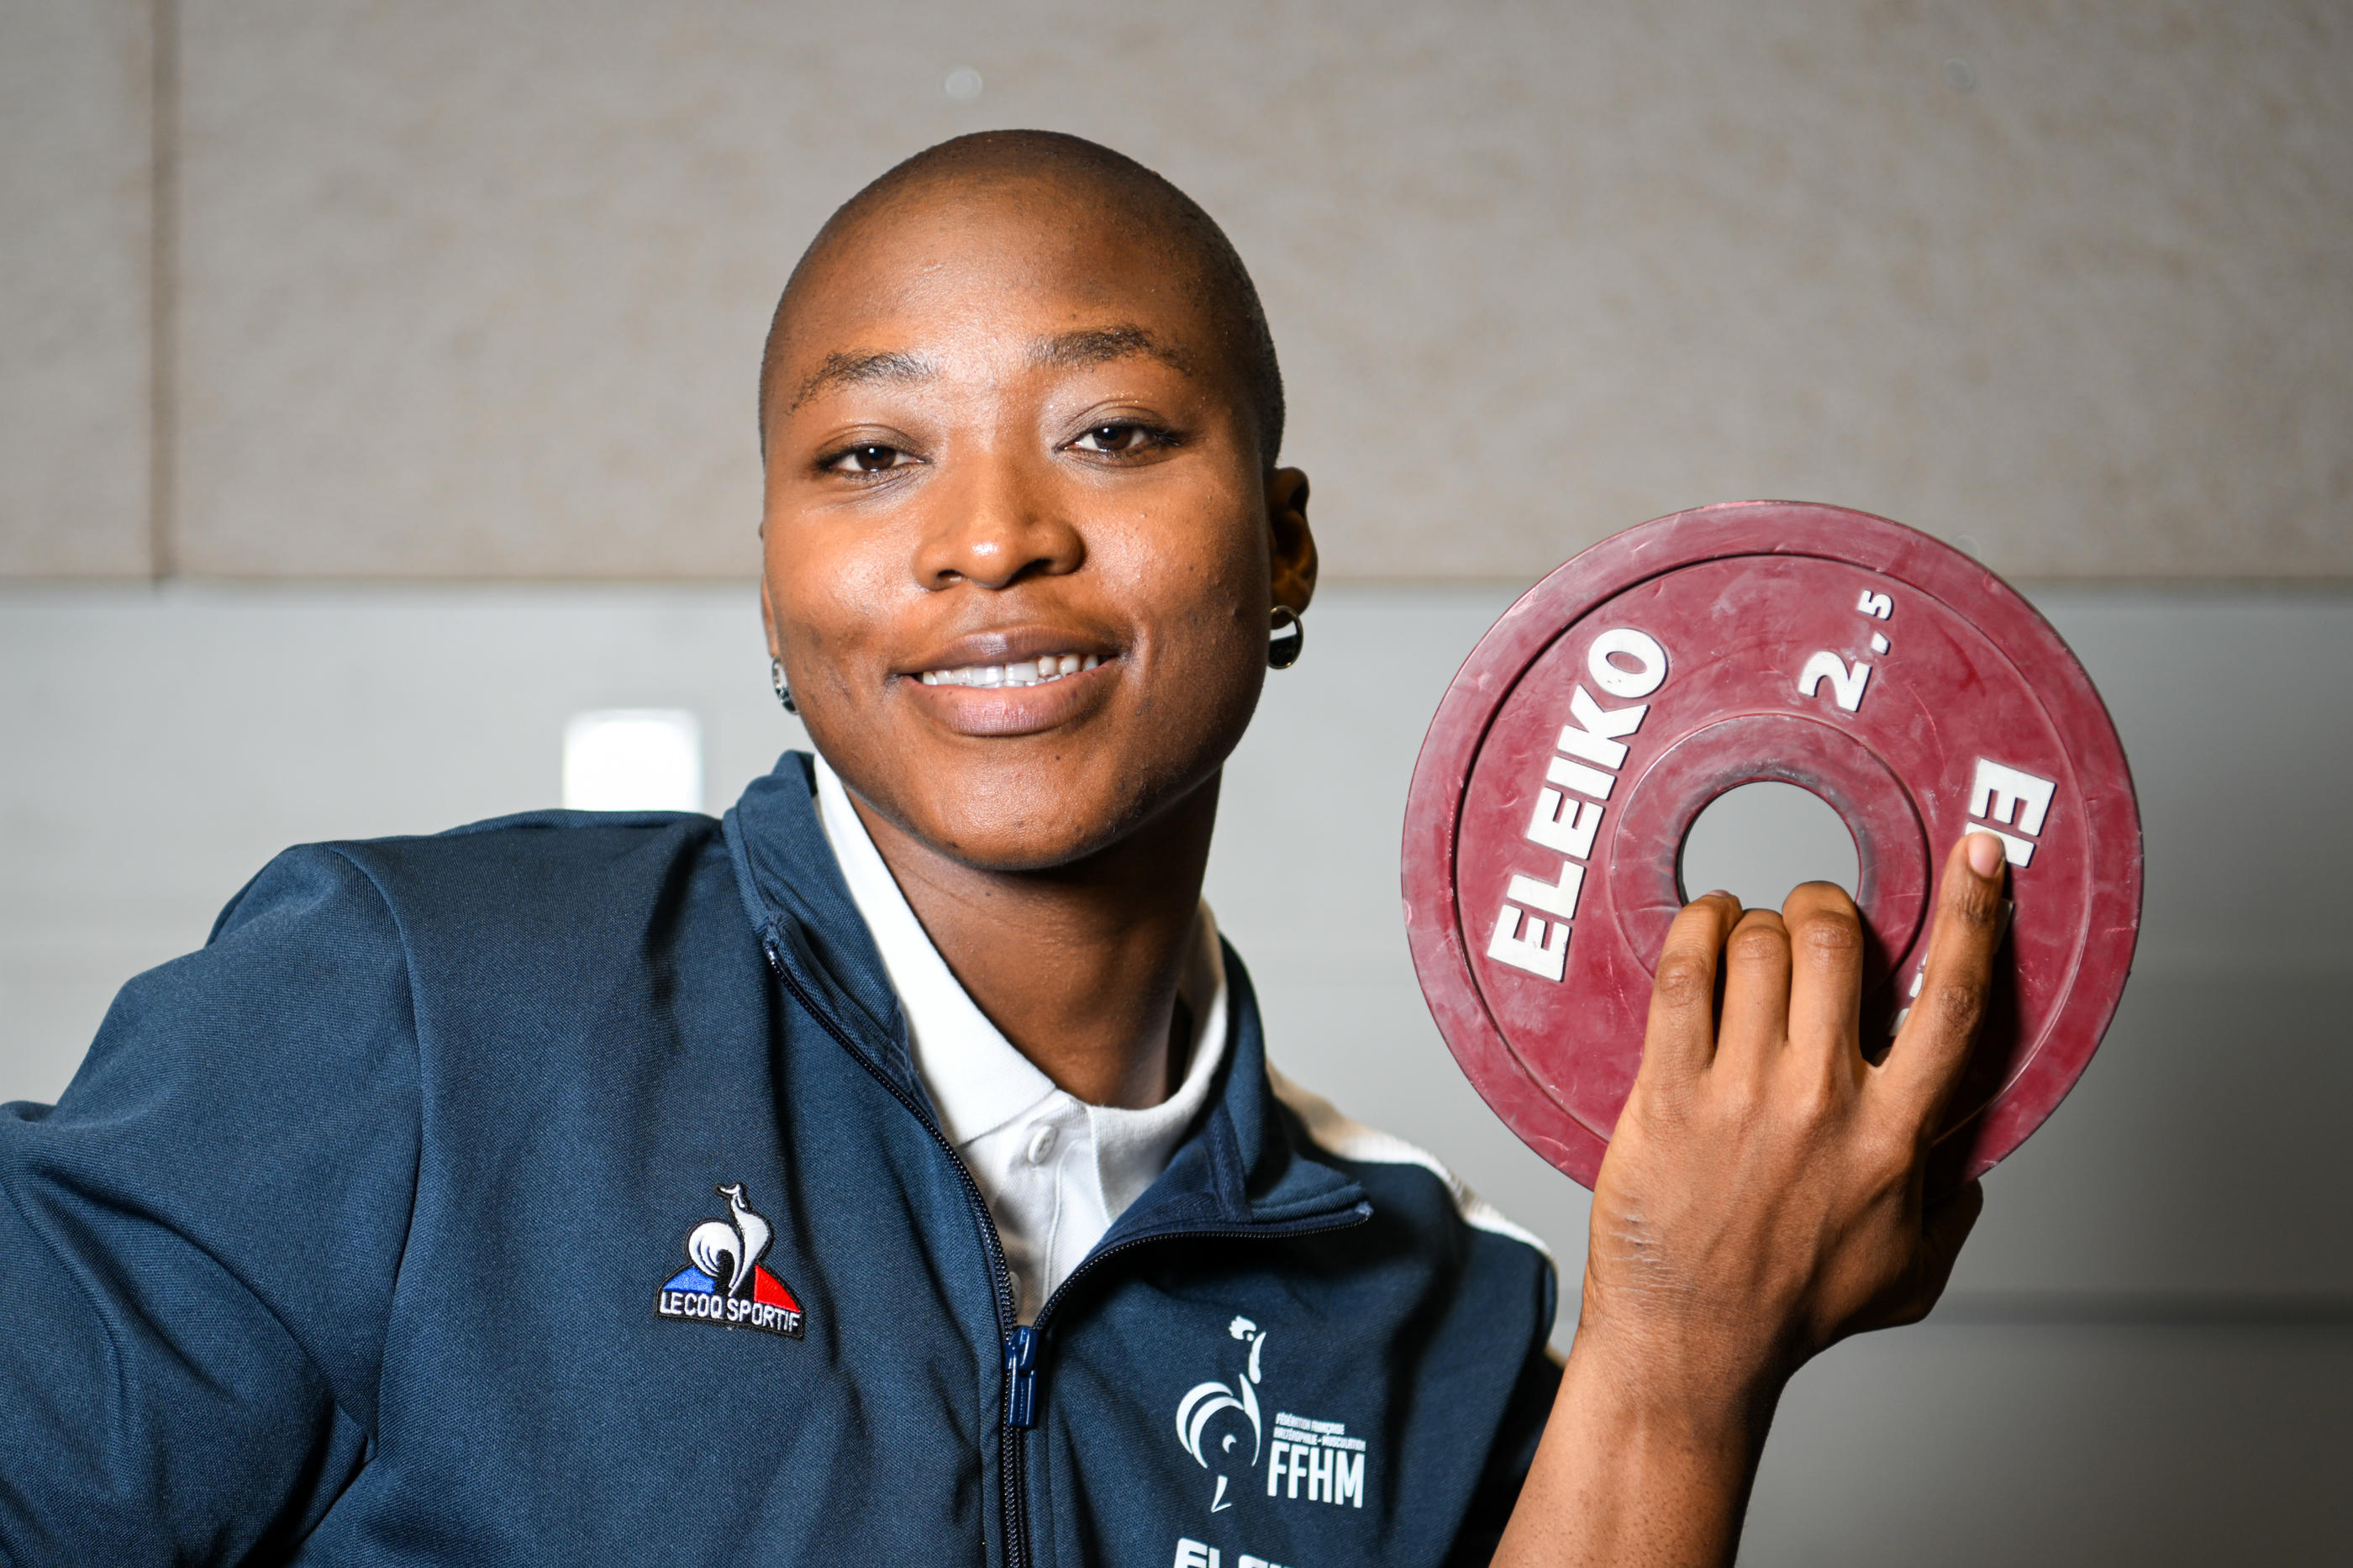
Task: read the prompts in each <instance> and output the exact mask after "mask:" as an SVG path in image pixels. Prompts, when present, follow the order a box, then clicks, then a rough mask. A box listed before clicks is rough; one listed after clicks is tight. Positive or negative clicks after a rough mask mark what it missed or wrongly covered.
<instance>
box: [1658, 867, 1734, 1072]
mask: <svg viewBox="0 0 2353 1568" xmlns="http://www.w3.org/2000/svg"><path fill="white" fill-rule="evenodd" d="M1739 918H1740V900H1738V899H1736V898H1734V897H1733V896H1732V895H1731V894H1730V893H1709V894H1707V895H1705V896H1704V897H1703V898H1698V899H1694V900H1692V901H1691V902H1690V903H1688V904H1685V905H1684V906H1683V912H1682V913H1681V914H1678V915H1677V916H1675V921H1674V924H1672V925H1671V926H1669V927H1668V928H1667V941H1666V945H1665V946H1664V947H1662V949H1660V952H1659V967H1658V968H1657V969H1656V970H1655V971H1654V972H1653V973H1652V980H1651V1022H1650V1026H1649V1027H1648V1029H1646V1030H1645V1031H1644V1033H1643V1036H1642V1068H1641V1071H1642V1076H1643V1077H1645V1078H1653V1077H1656V1076H1658V1075H1660V1074H1665V1075H1667V1076H1669V1077H1672V1078H1683V1079H1688V1078H1694V1077H1696V1076H1698V1075H1699V1074H1701V1073H1703V1072H1705V1071H1706V1070H1707V1067H1708V1064H1709V1063H1710V1062H1711V1061H1713V1060H1714V1059H1715V965H1716V954H1717V953H1718V952H1720V951H1722V949H1723V947H1724V939H1725V935H1726V934H1727V933H1729V932H1730V931H1731V930H1732V926H1733V922H1734V921H1736V920H1738V919H1739Z"/></svg>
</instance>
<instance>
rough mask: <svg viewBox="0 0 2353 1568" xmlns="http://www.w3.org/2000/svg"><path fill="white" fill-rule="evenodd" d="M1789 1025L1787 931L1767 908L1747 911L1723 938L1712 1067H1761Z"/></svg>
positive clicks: (1778, 1044)
mask: <svg viewBox="0 0 2353 1568" xmlns="http://www.w3.org/2000/svg"><path fill="white" fill-rule="evenodd" d="M1788 1026H1789V932H1788V930H1787V929H1785V928H1784V927H1783V926H1782V924H1781V917H1780V916H1779V915H1778V914H1775V913H1774V912H1773V911H1772V910H1747V911H1746V912H1745V913H1743V914H1742V915H1741V917H1740V918H1739V919H1738V920H1737V921H1734V922H1733V927H1732V934H1731V935H1730V936H1728V937H1726V938H1725V942H1724V1022H1723V1024H1722V1025H1721V1026H1718V1027H1717V1029H1716V1033H1715V1065H1716V1067H1717V1068H1727V1067H1734V1066H1737V1067H1738V1068H1740V1069H1742V1070H1747V1069H1750V1068H1755V1069H1757V1070H1762V1069H1763V1068H1765V1067H1766V1066H1767V1064H1768V1063H1769V1062H1770V1061H1771V1060H1772V1059H1773V1058H1774V1057H1775V1056H1776V1055H1778V1053H1779V1051H1780V1049H1781V1042H1782V1040H1783V1039H1784V1038H1785V1037H1787V1035H1788Z"/></svg>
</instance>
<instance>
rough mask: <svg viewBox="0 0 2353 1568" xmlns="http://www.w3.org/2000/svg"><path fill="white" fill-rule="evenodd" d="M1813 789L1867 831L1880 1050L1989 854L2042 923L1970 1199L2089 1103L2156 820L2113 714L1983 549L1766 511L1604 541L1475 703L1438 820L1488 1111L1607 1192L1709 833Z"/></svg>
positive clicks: (1445, 974) (1412, 804)
mask: <svg viewBox="0 0 2353 1568" xmlns="http://www.w3.org/2000/svg"><path fill="white" fill-rule="evenodd" d="M1762 779H1774V780H1781V781H1785V782H1788V783H1790V784H1798V785H1800V786H1802V787H1804V788H1806V789H1809V790H1811V791H1812V792H1813V793H1814V794H1816V795H1820V797H1821V798H1822V799H1824V800H1826V801H1828V802H1829V803H1830V804H1831V805H1832V806H1833V807H1835V808H1836V809H1837V810H1838V812H1839V815H1840V816H1841V817H1843V818H1844V819H1845V821H1846V824H1847V826H1848V828H1849V830H1850V831H1851V832H1852V834H1853V835H1854V840H1855V848H1856V852H1857V863H1858V870H1859V878H1858V881H1859V886H1858V887H1857V888H1856V889H1855V895H1856V902H1857V903H1858V904H1859V905H1860V906H1861V908H1862V914H1863V923H1864V926H1865V928H1866V931H1867V935H1868V949H1869V954H1870V958H1869V963H1868V964H1867V966H1866V975H1865V1002H1864V1037H1865V1040H1866V1042H1867V1043H1868V1044H1869V1046H1870V1048H1872V1049H1873V1051H1874V1052H1875V1051H1877V1050H1879V1049H1881V1048H1883V1045H1884V1042H1885V1041H1886V1040H1887V1039H1888V1038H1889V1037H1891V1035H1892V1034H1893V1032H1894V1028H1895V1027H1896V1026H1898V1025H1899V1024H1900V1022H1901V1019H1902V1014H1903V1008H1904V1006H1905V1003H1906V1001H1907V999H1908V996H1909V994H1910V993H1911V992H1912V991H1913V990H1914V989H1915V988H1916V986H1917V984H1918V977H1919V973H1920V967H1921V964H1922V963H1923V962H1924V961H1925V959H1926V944H1927V937H1928V925H1929V921H1928V919H1927V911H1928V910H1929V909H1930V907H1931V905H1932V902H1933V895H1934V889H1933V886H1932V883H1933V881H1934V879H1935V877H1936V873H1937V871H1938V869H1939V868H1941V866H1942V864H1943V859H1944V856H1945V854H1946V853H1947V851H1948V850H1949V849H1950V847H1951V846H1952V844H1953V842H1954V841H1955V840H1956V839H1957V838H1958V837H1960V836H1961V835H1962V834H1963V833H1965V832H1967V831H1968V830H1969V829H1970V828H1972V827H1986V828H1991V829H1993V830H1995V831H1998V832H2000V833H2001V834H2002V835H2003V836H2004V837H2005V839H2006V840H2007V841H2008V843H2009V845H2010V892H2011V897H2012V899H2013V900H2014V901H2015V904H2016V912H2015V915H2014V917H2013V919H2012V921H2011V924H2010V940H2009V944H2008V945H2007V946H2006V947H2005V949H2004V957H2003V962H2002V963H2001V965H2000V972H1999V974H1998V977H1997V983H1996V989H1995V996H1994V1001H1993V1006H1992V1008H1991V1011H1990V1015H1989V1018H1988V1020H1987V1024H1986V1027H1985V1030H1984V1034H1983V1037H1982V1038H1981V1039H1980V1042H1979V1044H1978V1050H1977V1054H1976V1055H1975V1057H1973V1058H1971V1062H1970V1067H1969V1069H1968V1075H1967V1077H1966V1078H1965V1079H1964V1080H1963V1083H1962V1085H1961V1088H1960V1090H1959V1092H1957V1094H1956V1095H1955V1096H1954V1099H1953V1104H1952V1108H1951V1110H1950V1111H1949V1113H1948V1115H1947V1122H1946V1125H1945V1127H1944V1129H1943V1130H1942V1132H1941V1133H1940V1139H1941V1140H1942V1141H1943V1142H1945V1144H1946V1145H1947V1152H1948V1153H1949V1154H1950V1155H1951V1156H1952V1157H1953V1159H1954V1160H1955V1163H1957V1164H1958V1165H1959V1167H1960V1168H1961V1169H1962V1170H1963V1171H1964V1172H1965V1173H1967V1174H1968V1175H1976V1174H1978V1173H1982V1172H1984V1171H1985V1170H1987V1169H1988V1168H1989V1167H1990V1166H1992V1164H1993V1163H1995V1162H1996V1161H1998V1160H2000V1159H2001V1158H2002V1157H2003V1156H2004V1155H2006V1154H2008V1153H2009V1152H2010V1151H2011V1150H2013V1149H2015V1148H2017V1147H2018V1146H2019V1144H2021V1142H2025V1140H2026V1137H2027V1135H2028V1134H2029V1133H2031V1132H2032V1131H2034V1130H2035V1128H2037V1127H2039V1126H2041V1125H2042V1121H2043V1119H2044V1118H2045V1117H2048V1116H2049V1115H2050V1114H2051V1112H2052V1110H2053V1109H2054V1108H2055V1107H2056V1106H2057V1105H2058V1103H2059V1101H2060V1100H2062V1099H2063V1098H2064V1097H2065V1096H2066V1093H2067V1091H2068V1089H2071V1088H2073V1086H2074V1083H2075V1080H2076V1079H2077V1078H2079V1077H2080V1076H2082V1074H2083V1071H2084V1066H2085V1065H2086V1064H2087V1063H2088V1062H2089V1061H2090V1060H2091V1058H2092V1053H2093V1051H2094V1050H2095V1049H2096V1048H2098V1046H2099V1043H2100V1037H2101V1035H2102V1034H2103V1033H2104V1032H2105V1030H2106V1028H2107V1026H2108V1020H2109V1018H2110V1017H2111V1016H2113V1015H2114V1013H2115V1011H2116V1001H2117V998H2118V997H2119V996H2120V995H2121V994H2123V991H2124V984H2125V977H2126V973H2128V972H2129V971H2130V969H2131V967H2132V952H2133V942H2134V938H2135V936H2136V934H2137V931H2138V929H2139V924H2140V880H2141V845H2140V816H2139V811H2138V808H2137V805H2135V803H2134V800H2133V788H2132V775H2131V773H2130V772H2129V771H2128V770H2127V769H2126V765H2125V756H2124V749H2123V747H2122V746H2121V745H2120V744H2119V743H2118V742H2117V740H2116V729H2115V726H2114V725H2113V724H2111V723H2110V721H2109V720H2108V714H2107V710H2106V709H2105V707H2103V706H2102V705H2101V702H2100V698H2099V693H2098V692H2096V691H2094V689H2092V683H2091V680H2090V679H2089V678H2088V677H2086V676H2085V675H2084V669H2083V667H2082V666H2081V665H2079V664H2077V663H2076V662H2075V658H2074V656H2073V654H2071V653H2069V652H2068V651H2067V646H2066V644H2064V643H2063V642H2061V641H2060V640H2059V636H2058V634H2057V633H2056V632H2054V631H2052V629H2051V626H2050V625H2049V624H2048V623H2047V622H2045V621H2044V620H2043V619H2042V616H2039V615H2037V614H2036V613H2035V612H2034V610H2033V608H2032V607H2031V606H2030V605H2028V604H2027V603H2026V601H2025V600H2023V599H2021V598H2020V597H2019V596H2018V595H2017V593H2016V592H2015V591H2013V590H2012V589H2011V588H2010V586H2009V585H2008V584H2005V583H2003V582H2002V581H2001V580H2000V578H1998V577H1996V576H1994V575H1993V574H1991V573H1990V572H1988V571H1987V570H1986V569H1985V568H1984V567H1983V566H1981V565H1979V564H1978V563H1977V562H1975V561H1973V560H1971V559H1969V557H1968V556H1967V555H1964V554H1962V553H1961V552H1958V551H1957V550H1954V549H1952V548H1950V547H1949V546H1947V545H1945V544H1943V543H1940V542H1937V541H1936V540H1935V539H1932V538H1930V537H1929V536H1928V535H1926V534H1925V533H1920V532H1917V531H1914V530H1912V529H1909V528H1905V526H1903V525H1902V524H1901V523H1896V522H1891V521H1888V520H1887V519H1885V518H1881V517H1873V516H1871V515H1870V514H1868V513H1865V512H1859V511H1849V510H1844V509H1842V508H1839V507H1828V506H1811V505H1806V504H1802V503H1798V502H1789V501H1740V502H1734V503H1731V504H1728V505H1724V506H1712V507H1703V508H1701V509H1699V510H1695V511H1685V512H1678V513H1676V514H1675V515H1674V516H1672V517H1662V518H1660V519H1658V520H1657V521H1652V522H1647V523H1644V524H1643V525H1642V526H1641V527H1640V528H1634V529H1629V530H1628V531H1625V532H1623V533H1620V534H1618V535H1617V536H1615V537H1614V538H1611V539H1608V540H1604V541H1603V542H1601V543H1599V544H1597V545H1595V546H1594V547H1593V548H1592V549H1590V550H1588V551H1587V552H1585V553H1583V554H1582V555H1579V556H1577V559H1575V560H1574V561H1571V562H1569V563H1567V565H1565V566H1563V567H1561V568H1560V570H1558V571H1556V572H1555V573H1553V574H1552V575H1550V576H1549V577H1546V579H1545V580H1544V581H1543V582H1541V583H1539V584H1536V585H1535V587H1534V588H1532V589H1530V590H1529V591H1528V592H1527V593H1526V594H1525V595H1522V597H1521V599H1520V601H1519V603H1517V604H1515V605H1513V606H1512V607H1511V609H1510V610H1508V611H1506V612H1505V613H1504V618H1503V619H1502V620H1500V621H1498V622H1496V623H1495V625H1494V626H1493V629H1492V630H1490V631H1489V632H1488V633H1487V635H1486V636H1485V637H1482V638H1481V639H1480V642H1479V646H1478V647H1476V648H1474V649H1473V650H1472V654H1471V657H1470V658H1469V659H1468V660H1467V661H1465V662H1464V664H1463V666H1462V668H1461V672H1460V673H1458V674H1457V675H1456V676H1455V678H1454V683H1453V685H1452V686H1451V687H1450V688H1449V689H1447V693H1446V698H1445V700H1444V701H1443V702H1441V703H1440V705H1439V709H1438V716H1437V718H1436V719H1435V720H1433V721H1431V723H1430V735H1429V738H1428V739H1427V740H1426V741H1424V742H1423V743H1422V748H1421V757H1420V760H1419V762H1418V763H1416V764H1415V766H1414V773H1413V789H1412V793H1411V795H1410V796H1409V800H1408V804H1407V807H1406V832H1405V914H1406V931H1407V934H1408V937H1409V940H1410V942H1411V943H1412V947H1413V960H1414V967H1415V969H1416V970H1417V971H1418V972H1419V974H1420V977H1421V988H1422V993H1423V994H1424V995H1425V996H1426V997H1427V998H1428V999H1429V1002H1430V1013H1431V1015H1432V1016H1434V1017H1435V1018H1436V1019H1437V1021H1438V1026H1439V1029H1440V1032H1441V1033H1443V1034H1444V1036H1445V1037H1446V1043H1447V1045H1448V1046H1449V1047H1451V1049H1452V1050H1453V1052H1454V1056H1455V1059H1456V1060H1457V1061H1458V1062H1460V1063H1461V1066H1462V1070H1463V1071H1464V1072H1465V1073H1467V1074H1469V1075H1470V1078H1471V1081H1472V1084H1473V1085H1474V1086H1476V1088H1477V1089H1478V1090H1479V1092H1480V1094H1481V1095H1482V1097H1484V1098H1485V1100H1486V1101H1487V1103H1488V1104H1489V1105H1490V1106H1492V1107H1493V1108H1494V1110H1495V1111H1496V1113H1497V1114H1498V1115H1500V1116H1502V1117H1503V1119H1504V1121H1505V1122H1506V1123H1508V1124H1509V1125H1510V1127H1511V1129H1512V1131H1514V1132H1516V1133H1518V1134H1519V1135H1520V1137H1521V1138H1522V1139H1523V1140H1525V1142H1527V1144H1528V1145H1529V1146H1530V1147H1531V1148H1533V1149H1535V1151H1536V1152H1538V1153H1540V1154H1542V1155H1544V1157H1545V1158H1546V1159H1547V1160H1549V1161H1551V1162H1552V1163H1554V1164H1556V1165H1557V1166H1559V1167H1560V1168H1561V1169H1562V1170H1563V1171H1566V1172H1567V1173H1569V1174H1570V1175H1572V1176H1574V1177H1576V1178H1577V1180H1578V1181H1579V1182H1582V1183H1584V1184H1586V1185H1588V1186H1590V1185H1592V1184H1593V1180H1594V1177H1595V1175H1596V1173H1598V1172H1599V1170H1600V1167H1601V1154H1602V1151H1603V1150H1604V1149H1605V1148H1606V1147H1607V1145H1608V1142H1609V1131H1610V1129H1611V1128H1612V1127H1614V1126H1615V1125H1616V1123H1617V1120H1618V1112H1619V1110H1620V1107H1621V1106H1623V1105H1624V1103H1625V1100H1626V1094H1627V1091H1628V1089H1630V1088H1631V1087H1632V1085H1633V1081H1634V1070H1635V1068H1636V1067H1637V1066H1638V1065H1640V1063H1641V1054H1642V1026H1643V1020H1644V1016H1645V1014H1646V1012H1647V1009H1648V1006H1649V1003H1650V991H1651V966H1652V965H1653V964H1654V963H1656V962H1657V959H1658V954H1659V948H1660V945H1661V942H1662V939H1663V938H1664V936H1665V934H1666V930H1667V924H1668V922H1669V921H1671V920H1672V918H1673V916H1674V912H1675V910H1677V908H1679V907H1680V906H1681V904H1682V903H1683V889H1682V888H1681V886H1680V883H1679V876H1678V864H1679V860H1680V857H1681V853H1682V847H1683V838H1684V836H1685V835H1686V834H1687V833H1688V832H1689V830H1690V828H1691V825H1692V822H1693V820H1694V818H1695V817H1697V816H1698V815H1699V813H1700V810H1701V808H1703V807H1704V806H1705V805H1707V804H1708V802H1710V801H1712V800H1714V799H1715V797H1716V796H1717V795H1722V794H1723V793H1724V792H1725V791H1726V790H1729V789H1731V788H1733V787H1735V786H1736V785H1738V784H1746V783H1750V782H1753V781H1757V780H1762Z"/></svg>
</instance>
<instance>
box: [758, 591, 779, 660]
mask: <svg viewBox="0 0 2353 1568" xmlns="http://www.w3.org/2000/svg"><path fill="white" fill-rule="evenodd" d="M760 627H761V629H762V630H763V631H765V632H766V633H767V635H768V657H769V658H773V659H776V660H779V661H781V660H782V659H783V658H784V657H785V645H784V644H783V643H781V642H778V641H777V640H776V601H775V600H773V599H771V598H770V597H769V596H768V574H767V573H766V572H765V570H763V571H762V572H761V574H760Z"/></svg>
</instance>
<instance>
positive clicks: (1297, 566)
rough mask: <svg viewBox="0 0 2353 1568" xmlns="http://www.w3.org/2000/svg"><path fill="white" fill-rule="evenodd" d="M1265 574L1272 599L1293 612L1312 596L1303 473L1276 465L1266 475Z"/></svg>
mask: <svg viewBox="0 0 2353 1568" xmlns="http://www.w3.org/2000/svg"><path fill="white" fill-rule="evenodd" d="M1266 518H1267V526H1268V529H1269V531H1270V538H1269V541H1268V544H1269V550H1268V557H1269V559H1268V564H1269V566H1270V567H1271V572H1270V574H1269V575H1270V576H1271V578H1272V580H1273V588H1274V602H1275V603H1276V604H1278V605H1287V606H1288V607H1289V608H1291V609H1292V610H1293V611H1302V610H1304V609H1306V608H1307V602H1308V601H1309V600H1310V599H1313V598H1314V597H1315V536H1314V534H1313V533H1311V532H1309V531H1308V529H1307V476H1306V475H1305V474H1303V473H1302V472H1300V471H1299V470H1298V469H1297V468H1277V469H1275V470H1274V472H1272V473H1271V474H1269V475H1268V476H1267V477H1266Z"/></svg>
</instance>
